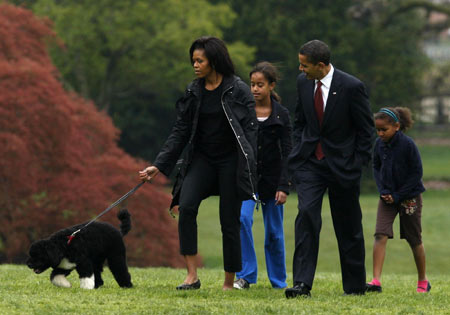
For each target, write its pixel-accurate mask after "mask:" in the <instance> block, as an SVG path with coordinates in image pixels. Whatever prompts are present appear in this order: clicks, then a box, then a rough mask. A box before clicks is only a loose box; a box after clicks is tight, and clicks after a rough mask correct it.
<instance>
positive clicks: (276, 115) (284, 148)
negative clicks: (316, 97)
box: [257, 98, 292, 200]
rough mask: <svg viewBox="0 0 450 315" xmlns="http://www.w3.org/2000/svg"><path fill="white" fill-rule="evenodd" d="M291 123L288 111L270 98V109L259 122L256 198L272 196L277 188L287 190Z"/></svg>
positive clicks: (271, 197)
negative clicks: (257, 195) (264, 118)
mask: <svg viewBox="0 0 450 315" xmlns="http://www.w3.org/2000/svg"><path fill="white" fill-rule="evenodd" d="M291 135H292V124H291V121H290V118H289V111H288V110H287V109H286V108H285V107H283V106H282V105H280V104H279V103H278V102H277V101H276V100H275V99H274V98H272V113H271V114H270V116H269V117H268V118H267V119H266V120H265V121H263V122H260V123H259V130H258V151H257V157H258V193H259V199H261V200H267V199H273V198H274V197H275V193H276V192H277V191H283V192H285V193H286V194H289V181H288V174H287V158H288V156H289V153H290V152H291V150H292V139H291Z"/></svg>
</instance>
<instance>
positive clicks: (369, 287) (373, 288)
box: [366, 279, 382, 293]
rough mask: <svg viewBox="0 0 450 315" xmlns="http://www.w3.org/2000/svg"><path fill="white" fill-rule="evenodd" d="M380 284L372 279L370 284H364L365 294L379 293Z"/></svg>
mask: <svg viewBox="0 0 450 315" xmlns="http://www.w3.org/2000/svg"><path fill="white" fill-rule="evenodd" d="M381 291H382V289H381V283H380V281H378V280H376V279H373V280H372V281H371V282H369V283H366V292H378V293H381Z"/></svg>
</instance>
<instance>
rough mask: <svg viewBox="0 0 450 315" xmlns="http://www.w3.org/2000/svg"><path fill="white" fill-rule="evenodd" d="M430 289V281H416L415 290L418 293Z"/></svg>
mask: <svg viewBox="0 0 450 315" xmlns="http://www.w3.org/2000/svg"><path fill="white" fill-rule="evenodd" d="M430 290H431V284H430V281H417V292H418V293H427V292H430Z"/></svg>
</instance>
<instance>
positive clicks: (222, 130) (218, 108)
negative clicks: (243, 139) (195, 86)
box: [195, 83, 237, 158]
mask: <svg viewBox="0 0 450 315" xmlns="http://www.w3.org/2000/svg"><path fill="white" fill-rule="evenodd" d="M221 97H222V83H221V84H220V85H219V86H218V87H217V88H216V89H214V90H212V91H209V90H207V89H206V88H205V87H203V88H202V102H201V105H200V113H199V119H198V128H197V135H196V142H195V149H196V150H198V151H199V152H201V153H202V154H204V155H206V156H207V157H209V158H221V157H225V156H228V155H229V154H231V153H233V152H236V151H237V147H236V137H235V136H234V134H233V130H232V129H231V126H230V123H229V122H228V119H227V117H226V116H225V112H224V111H223V108H222V103H221Z"/></svg>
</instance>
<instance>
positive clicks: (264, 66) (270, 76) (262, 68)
mask: <svg viewBox="0 0 450 315" xmlns="http://www.w3.org/2000/svg"><path fill="white" fill-rule="evenodd" d="M256 72H260V73H262V74H263V75H264V77H265V78H266V80H267V81H268V82H269V84H271V83H273V82H274V83H277V81H278V80H279V78H280V76H279V74H278V70H277V68H276V67H275V66H274V65H273V64H271V63H270V62H268V61H262V62H259V63H258V64H256V66H255V67H254V68H253V70H252V71H250V78H251V77H252V74H253V73H256ZM270 95H271V96H272V97H273V98H274V99H275V100H276V101H277V102H279V103H281V97H280V96H279V95H278V94H277V92H275V90H274V89H273V90H272V91H271V92H270Z"/></svg>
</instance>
